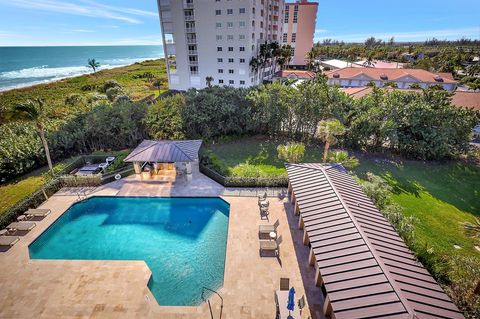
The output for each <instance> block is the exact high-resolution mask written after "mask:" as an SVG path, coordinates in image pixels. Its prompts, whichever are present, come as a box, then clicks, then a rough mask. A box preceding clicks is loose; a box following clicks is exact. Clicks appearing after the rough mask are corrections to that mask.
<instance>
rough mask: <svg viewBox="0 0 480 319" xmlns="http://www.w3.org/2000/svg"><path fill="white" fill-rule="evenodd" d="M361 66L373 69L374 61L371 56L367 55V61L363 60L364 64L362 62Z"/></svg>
mask: <svg viewBox="0 0 480 319" xmlns="http://www.w3.org/2000/svg"><path fill="white" fill-rule="evenodd" d="M363 65H364V66H365V67H367V68H368V67H374V66H375V63H374V61H373V54H369V55H368V56H367V59H366V60H365V62H363Z"/></svg>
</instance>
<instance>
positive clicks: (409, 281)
mask: <svg viewBox="0 0 480 319" xmlns="http://www.w3.org/2000/svg"><path fill="white" fill-rule="evenodd" d="M391 274H392V277H393V278H394V279H395V281H397V282H402V283H403V284H405V285H409V286H410V288H409V290H415V288H416V287H422V288H425V289H429V290H433V291H438V292H441V293H443V289H442V288H441V287H440V286H439V285H438V284H437V283H436V282H435V281H433V282H432V281H431V280H422V279H423V278H418V279H417V278H414V277H411V276H404V275H402V274H397V273H391ZM419 276H421V275H419ZM423 277H425V276H423Z"/></svg>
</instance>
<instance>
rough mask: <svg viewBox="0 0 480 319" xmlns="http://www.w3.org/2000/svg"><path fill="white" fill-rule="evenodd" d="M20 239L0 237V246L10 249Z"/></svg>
mask: <svg viewBox="0 0 480 319" xmlns="http://www.w3.org/2000/svg"><path fill="white" fill-rule="evenodd" d="M19 240H20V238H18V237H16V236H0V246H4V247H12V246H13V245H15V244H16V243H17V242H18V241H19Z"/></svg>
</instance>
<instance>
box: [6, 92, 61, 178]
mask: <svg viewBox="0 0 480 319" xmlns="http://www.w3.org/2000/svg"><path fill="white" fill-rule="evenodd" d="M48 115H49V114H48V112H47V109H46V107H45V104H44V102H43V100H42V99H35V100H28V101H27V102H25V103H22V104H18V105H16V106H15V107H14V108H13V110H11V112H9V114H8V115H7V119H8V120H9V121H18V122H29V123H32V124H33V125H34V126H35V128H36V130H37V133H38V136H39V138H40V140H41V141H42V144H43V149H44V151H45V157H46V158H47V164H48V168H49V170H50V173H51V174H52V176H53V174H54V172H53V165H52V159H51V156H50V149H49V148H48V142H47V138H46V137H45V123H46V121H47V119H48Z"/></svg>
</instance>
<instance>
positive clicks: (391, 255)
mask: <svg viewBox="0 0 480 319" xmlns="http://www.w3.org/2000/svg"><path fill="white" fill-rule="evenodd" d="M375 250H376V251H377V254H378V255H379V256H380V257H381V258H387V259H396V260H399V261H401V262H406V263H408V262H413V263H416V262H417V260H416V258H415V256H413V255H412V254H407V253H402V252H399V251H394V252H393V251H391V250H389V249H386V248H382V247H378V246H376V247H375Z"/></svg>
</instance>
